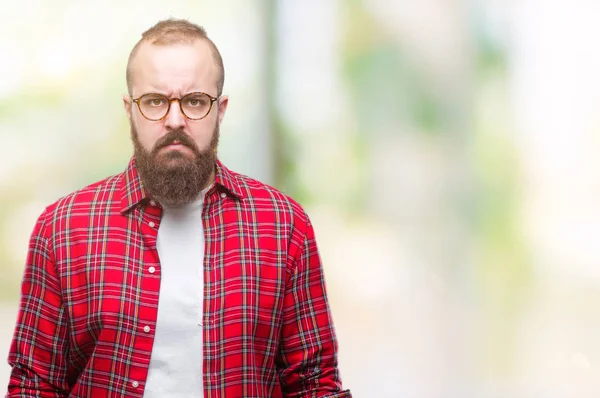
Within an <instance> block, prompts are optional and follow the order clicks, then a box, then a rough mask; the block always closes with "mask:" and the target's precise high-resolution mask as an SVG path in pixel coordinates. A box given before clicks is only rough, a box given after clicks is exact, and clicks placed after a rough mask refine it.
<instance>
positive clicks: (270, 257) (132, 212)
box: [7, 19, 351, 398]
mask: <svg viewBox="0 0 600 398" xmlns="http://www.w3.org/2000/svg"><path fill="white" fill-rule="evenodd" d="M223 84H224V69H223V61H222V58H221V55H220V53H219V50H218V49H217V47H216V46H215V44H214V43H213V42H212V41H211V40H210V39H209V38H208V37H207V35H206V32H205V30H204V29H203V28H202V27H200V26H198V25H195V24H193V23H191V22H188V21H185V20H174V19H170V20H165V21H160V22H159V23H157V24H156V25H155V26H153V27H152V28H150V29H149V30H147V31H146V32H144V33H143V35H142V38H141V39H140V40H139V42H138V43H137V44H136V45H135V47H134V48H133V50H132V51H131V54H130V57H129V62H128V65H127V87H128V94H127V95H125V96H124V97H123V103H124V107H125V112H126V114H127V117H128V118H129V120H130V125H131V138H132V141H133V147H134V156H133V157H132V159H131V161H130V162H129V165H128V166H127V168H126V170H125V171H124V172H123V173H121V174H118V175H115V176H112V177H109V178H107V179H105V180H102V181H100V182H97V183H95V184H92V185H89V186H87V187H85V188H83V189H81V190H79V191H76V192H73V193H71V194H69V195H67V196H65V197H63V198H61V199H59V200H58V201H57V202H55V203H53V204H51V205H50V206H48V207H47V208H46V209H45V210H44V212H43V213H42V214H41V215H40V217H39V218H38V220H37V223H36V225H35V227H34V230H33V233H32V235H31V240H30V245H29V251H28V256H27V261H26V266H25V271H24V276H23V281H22V287H21V300H20V307H19V315H18V320H17V324H16V329H15V333H14V338H13V340H12V344H11V348H10V352H9V357H8V361H9V364H10V365H11V366H12V373H11V377H10V381H9V385H8V392H7V396H8V397H29V396H32V397H33V396H35V397H67V396H73V397H207V398H208V397H227V398H232V397H244V398H248V397H350V396H351V395H350V392H349V391H348V390H343V388H342V384H341V379H340V375H339V371H338V362H337V342H336V336H335V330H334V326H333V322H332V317H331V313H330V309H329V304H328V301H327V296H326V290H325V282H324V276H323V269H322V264H321V261H320V257H319V253H318V250H317V245H316V242H315V235H314V230H313V227H312V224H311V222H310V219H309V217H308V216H307V214H306V213H305V211H304V210H303V209H302V207H301V206H300V205H299V204H298V203H297V202H295V201H294V200H292V199H291V198H289V197H288V196H286V195H284V194H283V193H281V192H279V191H277V190H276V189H274V188H272V187H270V186H267V185H265V184H263V183H261V182H259V181H256V180H254V179H252V178H249V177H247V176H244V175H241V174H238V173H235V172H233V171H231V170H229V169H228V168H226V167H225V166H224V165H223V164H222V163H221V162H220V161H219V159H218V158H217V145H218V142H219V126H220V124H221V122H222V120H223V117H224V116H225V111H226V109H227V104H228V101H229V100H228V97H227V96H225V95H223V94H222V91H223Z"/></svg>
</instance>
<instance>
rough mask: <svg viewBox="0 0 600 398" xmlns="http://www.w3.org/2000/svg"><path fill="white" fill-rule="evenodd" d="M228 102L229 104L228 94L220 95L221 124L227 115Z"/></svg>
mask: <svg viewBox="0 0 600 398" xmlns="http://www.w3.org/2000/svg"><path fill="white" fill-rule="evenodd" d="M227 104H229V97H228V96H227V95H222V96H220V97H219V115H218V116H217V117H218V118H219V124H221V122H222V121H223V118H224V117H225V111H226V110H227Z"/></svg>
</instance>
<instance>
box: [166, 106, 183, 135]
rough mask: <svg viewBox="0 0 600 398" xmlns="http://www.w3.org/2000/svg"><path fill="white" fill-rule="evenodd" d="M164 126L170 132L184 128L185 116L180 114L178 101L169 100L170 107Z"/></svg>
mask: <svg viewBox="0 0 600 398" xmlns="http://www.w3.org/2000/svg"><path fill="white" fill-rule="evenodd" d="M165 125H166V126H167V127H168V128H169V129H172V130H178V129H180V128H182V127H183V126H185V115H184V114H183V113H182V112H181V107H180V106H179V100H177V99H172V100H171V107H170V109H169V113H167V117H166V118H165Z"/></svg>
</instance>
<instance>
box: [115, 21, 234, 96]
mask: <svg viewBox="0 0 600 398" xmlns="http://www.w3.org/2000/svg"><path fill="white" fill-rule="evenodd" d="M197 39H200V40H205V41H206V42H207V43H208V44H209V45H210V47H211V49H212V52H213V57H214V59H215V62H216V64H217V66H218V67H219V78H218V80H217V96H220V95H221V94H223V85H224V84H225V69H224V67H223V58H221V53H220V52H219V49H218V48H217V46H216V45H215V43H213V41H212V40H211V39H209V38H208V35H207V34H206V30H205V29H204V28H203V27H202V26H200V25H196V24H194V23H192V22H190V21H188V20H185V19H173V18H170V19H165V20H162V21H159V22H158V23H156V25H154V26H152V27H151V28H150V29H148V30H147V31H145V32H144V33H142V38H141V39H140V40H139V41H138V42H137V43H136V45H135V46H134V47H133V49H132V50H131V53H129V59H128V60H127V73H126V79H127V91H128V92H129V94H130V95H131V85H132V80H133V71H132V70H131V62H132V60H133V58H134V57H135V55H136V54H137V52H138V49H139V48H140V46H141V45H142V44H143V43H144V42H147V43H150V44H156V45H168V44H176V43H191V42H193V41H194V40H197Z"/></svg>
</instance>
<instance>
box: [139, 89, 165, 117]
mask: <svg viewBox="0 0 600 398" xmlns="http://www.w3.org/2000/svg"><path fill="white" fill-rule="evenodd" d="M139 104H140V110H141V111H142V113H143V114H144V116H146V117H147V118H148V119H152V120H159V119H162V118H163V116H165V115H166V114H167V111H168V110H169V99H168V98H167V97H165V96H164V95H160V94H146V95H142V97H141V98H140V101H139Z"/></svg>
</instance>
